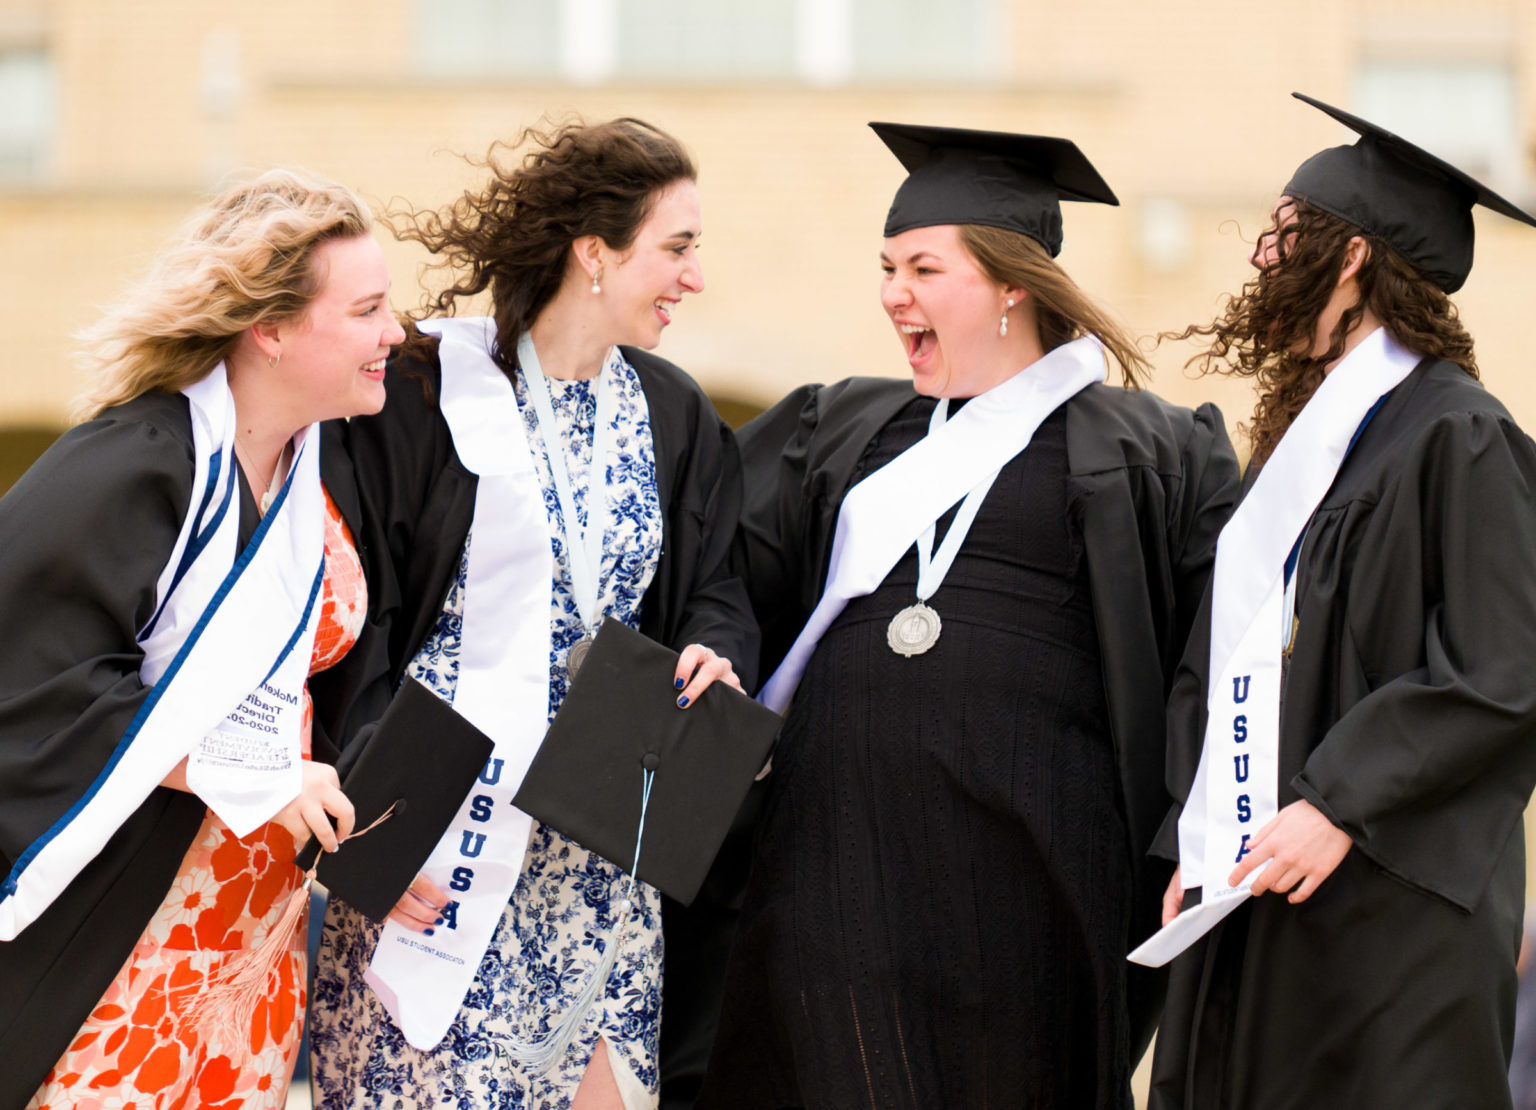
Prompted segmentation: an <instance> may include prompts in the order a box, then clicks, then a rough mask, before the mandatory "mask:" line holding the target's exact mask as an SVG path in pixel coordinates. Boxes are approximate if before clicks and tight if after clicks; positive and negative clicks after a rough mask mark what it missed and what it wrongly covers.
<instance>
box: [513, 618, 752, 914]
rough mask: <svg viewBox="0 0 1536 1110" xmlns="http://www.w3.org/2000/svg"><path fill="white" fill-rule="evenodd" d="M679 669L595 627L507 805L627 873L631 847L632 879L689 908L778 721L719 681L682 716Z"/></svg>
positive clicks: (622, 633) (641, 644) (671, 654)
mask: <svg viewBox="0 0 1536 1110" xmlns="http://www.w3.org/2000/svg"><path fill="white" fill-rule="evenodd" d="M676 671H677V652H675V651H672V650H670V649H668V648H666V647H663V646H662V645H661V644H658V643H656V642H655V641H653V640H650V639H648V638H646V637H645V636H642V635H641V634H640V633H638V632H636V631H634V630H633V629H631V628H629V627H628V626H627V625H625V624H623V623H622V622H620V621H614V620H607V621H604V622H603V624H602V627H601V628H599V629H598V633H597V638H596V639H595V640H594V641H593V643H592V650H591V651H590V652H589V653H588V655H587V658H586V659H585V660H584V661H583V662H582V664H581V670H580V672H578V673H577V675H576V677H575V679H574V680H573V681H572V683H571V689H570V692H569V693H568V694H567V695H566V698H565V702H564V704H562V705H561V706H560V712H559V713H557V714H556V715H555V720H554V723H553V724H551V725H550V726H549V732H548V733H546V734H545V737H544V743H543V744H542V745H541V746H540V747H539V752H538V755H536V756H534V759H533V763H532V765H531V766H529V768H528V773H527V775H525V776H524V777H523V783H522V785H521V786H520V787H519V788H518V791H517V797H516V798H515V799H514V804H516V806H517V807H518V808H519V809H521V810H523V811H524V812H525V813H529V814H531V815H532V816H534V817H535V818H537V819H538V820H540V821H542V822H544V823H545V824H546V825H550V826H551V827H553V828H555V829H556V830H558V831H559V832H561V833H564V834H565V835H566V836H568V837H570V838H571V839H572V840H574V841H576V843H578V844H580V845H581V846H582V847H584V848H586V849H588V850H589V851H592V852H596V853H597V854H598V855H600V856H602V857H603V858H604V859H606V860H608V861H609V862H611V863H615V864H618V865H619V866H620V867H622V868H624V870H625V871H630V870H631V868H632V867H633V866H634V864H635V859H636V855H637V839H638V841H639V843H638V856H639V868H638V872H637V877H638V878H639V879H640V880H641V881H642V882H646V883H649V884H650V885H652V886H654V887H656V888H658V889H659V890H661V891H662V892H663V893H665V894H667V895H669V896H671V897H672V898H675V899H676V900H677V901H679V902H683V903H685V904H686V903H689V902H692V901H693V897H694V895H695V894H697V893H698V890H699V886H700V884H701V883H703V881H704V876H705V874H706V873H707V872H708V871H709V866H710V864H711V863H712V862H714V858H715V854H716V853H717V852H718V851H719V850H720V844H721V842H722V841H724V840H725V835H726V833H727V832H728V831H729V830H730V826H731V820H732V819H733V818H734V817H735V816H736V811H737V810H738V809H740V808H741V803H742V799H743V798H745V797H746V794H747V789H748V787H750V786H751V785H752V779H753V776H755V775H756V774H757V772H758V771H759V770H760V769H761V768H762V766H763V764H764V763H765V762H766V761H767V759H768V755H769V753H770V751H771V749H772V747H773V741H774V738H775V737H776V736H777V735H778V731H779V727H780V726H781V725H782V724H783V721H782V719H781V718H780V717H779V715H778V714H777V713H774V712H773V711H772V710H769V709H765V708H764V707H763V706H761V705H758V704H757V703H756V702H755V701H753V700H752V699H751V698H749V697H747V696H746V695H745V694H743V693H741V692H740V691H738V690H735V689H732V688H731V687H729V686H726V685H724V684H723V683H719V682H717V683H715V684H714V685H712V686H710V687H709V688H708V689H707V690H705V691H704V692H703V693H702V694H700V695H699V698H698V700H697V701H696V702H694V703H693V704H692V705H690V706H689V707H688V708H687V709H679V708H678V707H677V702H676V700H675V699H676V697H677V691H676V690H675V689H673V685H672V680H673V676H674V674H675V673H676ZM647 771H650V772H653V775H652V776H648V775H647V774H646V772H647ZM648 779H649V787H647V780H648ZM642 808H643V812H644V824H643V835H642V834H641V830H642V821H641V814H642Z"/></svg>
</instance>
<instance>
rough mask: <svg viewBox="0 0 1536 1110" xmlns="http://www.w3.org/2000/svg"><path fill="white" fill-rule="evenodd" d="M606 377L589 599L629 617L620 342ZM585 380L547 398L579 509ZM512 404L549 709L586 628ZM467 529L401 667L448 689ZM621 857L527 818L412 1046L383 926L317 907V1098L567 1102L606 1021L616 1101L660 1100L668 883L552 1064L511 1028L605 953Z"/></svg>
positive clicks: (636, 565) (631, 447)
mask: <svg viewBox="0 0 1536 1110" xmlns="http://www.w3.org/2000/svg"><path fill="white" fill-rule="evenodd" d="M605 374H611V375H612V381H613V388H614V389H615V390H616V402H617V403H616V404H615V405H614V418H613V423H612V425H611V427H610V431H609V436H608V446H607V451H606V454H607V458H606V459H605V460H604V461H605V463H606V467H607V480H608V519H607V521H606V522H605V527H604V535H603V557H602V571H601V581H600V587H599V593H598V606H599V610H600V611H601V612H602V613H603V614H604V615H605V616H607V617H608V618H609V619H613V620H622V621H623V622H625V623H626V624H628V625H629V626H630V627H637V626H638V625H639V621H640V601H641V598H642V596H643V595H644V593H645V590H646V587H647V586H648V585H649V584H650V581H651V577H652V575H653V574H654V573H655V571H656V564H657V561H658V560H659V558H660V554H661V541H662V518H661V504H660V500H659V498H658V495H657V490H656V458H655V451H654V447H653V443H652V440H651V429H650V420H649V414H648V409H647V407H646V402H645V394H644V392H643V391H642V389H641V386H640V379H639V377H638V376H637V375H636V373H635V371H634V369H633V368H632V367H630V366H629V364H628V363H626V362H625V361H624V360H623V359H622V358H621V357H620V356H619V355H618V353H617V351H615V352H613V353H612V354H611V355H610V357H609V361H608V363H607V365H606V367H605ZM595 385H596V382H595V381H560V380H556V379H553V378H551V379H549V386H550V393H551V398H550V399H551V402H552V405H553V408H554V413H555V423H556V425H557V426H558V429H559V439H560V442H559V443H558V445H557V449H558V450H561V451H563V452H564V454H565V463H566V467H567V469H568V471H569V473H570V478H571V487H572V493H573V497H574V499H575V503H576V511H577V513H578V515H580V516H581V517H582V521H581V523H582V524H583V526H585V524H586V518H585V512H586V505H587V491H588V488H589V481H588V478H589V469H590V465H591V455H592V438H593V425H594V423H595V421H596V416H597V397H596V389H595ZM515 388H516V392H517V399H518V407H519V409H520V411H521V412H522V415H523V419H524V425H525V431H526V432H527V436H528V442H529V444H530V446H531V448H532V451H533V454H534V458H535V463H536V469H537V472H538V475H539V480H540V482H541V484H542V487H543V490H544V505H545V511H546V513H547V515H548V518H549V521H550V535H551V544H552V547H553V550H554V558H555V563H554V567H555V570H554V583H553V590H552V595H551V597H552V600H551V611H550V629H551V633H552V643H551V650H550V657H549V668H550V688H549V716H550V718H551V719H553V718H554V715H555V711H556V710H558V709H559V708H560V703H561V702H562V701H564V699H565V694H566V688H567V685H568V682H569V676H568V674H567V672H566V656H567V653H568V652H569V651H570V648H571V645H572V644H574V643H575V642H576V641H577V640H578V639H580V638H581V635H582V625H581V619H580V616H579V615H578V613H577V610H576V603H575V600H574V597H573V595H572V592H571V579H570V568H569V564H568V562H567V559H566V553H565V545H564V542H563V540H562V535H563V530H562V528H561V525H560V521H561V510H560V503H559V498H558V497H557V495H556V493H555V487H554V481H553V479H552V477H551V475H550V470H549V459H548V455H547V453H546V445H545V444H544V441H543V438H542V436H541V435H540V433H539V428H538V422H537V418H536V416H535V415H534V411H533V407H532V405H531V404H530V403H529V401H528V396H527V392H526V389H525V386H524V384H523V379H522V376H521V375H518V377H517V379H516V385H515ZM473 543H474V537H473V535H471V536H470V537H469V538H468V539H466V541H465V545H464V555H463V556H461V558H460V560H459V565H458V569H457V571H456V573H455V577H454V581H453V583H452V584H451V586H450V589H449V591H448V596H447V599H446V601H445V602H444V604H443V610H442V615H441V617H440V618H439V620H438V623H437V626H436V628H435V629H434V630H433V632H432V633H431V635H430V636H428V638H427V640H426V642H425V643H424V644H423V645H422V648H421V650H420V651H419V652H418V653H417V655H416V657H415V659H414V660H413V661H412V662H411V664H410V666H409V667H408V668H407V673H409V674H411V675H412V676H414V677H416V678H418V679H420V680H421V681H422V682H424V683H426V684H427V685H428V686H430V687H431V688H432V689H433V690H434V691H436V692H437V694H438V695H439V696H440V697H442V698H444V699H446V700H448V701H452V700H453V693H454V689H455V687H456V684H457V681H458V661H459V641H460V634H461V631H462V620H461V618H462V614H463V607H464V580H465V574H466V571H467V558H468V553H469V551H470V549H471V547H472V546H473ZM627 885H628V879H627V877H626V876H625V875H624V873H623V871H622V870H621V869H620V868H618V867H616V866H614V865H613V864H611V863H609V862H607V861H606V860H604V859H602V858H601V857H600V856H597V855H594V854H593V853H591V852H589V851H587V850H586V849H585V848H582V847H581V846H580V845H578V844H576V843H575V842H573V841H571V840H568V839H567V838H566V837H564V836H562V835H561V834H560V833H558V832H556V831H555V830H554V829H551V828H549V827H548V826H546V825H543V824H540V823H538V822H535V823H534V826H533V831H532V834H531V837H530V842H529V846H528V852H527V855H526V856H525V857H524V859H523V872H522V876H521V878H520V879H519V880H518V884H517V887H516V889H515V890H514V891H513V893H512V897H511V901H510V903H509V904H508V906H507V909H506V912H505V913H504V914H503V915H502V919H501V922H500V924H499V925H498V926H497V929H496V932H495V934H494V936H493V937H492V938H491V942H490V946H489V948H488V949H487V950H486V953H485V956H484V957H483V958H482V960H481V962H480V967H479V969H478V971H477V973H476V976H475V982H474V984H473V985H472V986H471V987H470V989H469V993H468V995H467V996H466V997H465V999H464V1002H463V1005H462V1006H461V1008H460V1010H459V1015H458V1017H457V1018H456V1019H455V1021H454V1023H453V1025H452V1026H451V1027H450V1028H449V1030H448V1033H447V1035H446V1036H445V1037H444V1038H443V1040H442V1042H441V1043H440V1044H439V1045H438V1046H437V1047H436V1048H435V1049H434V1050H433V1051H430V1052H421V1051H418V1050H417V1049H415V1048H413V1047H412V1046H411V1045H410V1044H408V1043H407V1042H406V1040H405V1037H404V1035H403V1034H402V1033H401V1032H400V1029H399V1027H398V1026H396V1025H395V1023H394V1021H393V1020H392V1019H391V1018H390V1017H389V1014H388V1013H387V1012H386V1011H385V1009H384V1006H383V1004H382V1003H380V1002H379V1000H378V998H377V997H375V995H374V994H373V992H372V990H370V989H369V988H368V986H367V985H366V984H365V983H364V981H363V973H364V972H365V971H366V970H367V967H368V963H369V961H370V960H371V959H372V958H373V950H374V946H375V945H376V944H377V943H378V937H379V932H380V926H378V925H375V924H373V923H372V922H370V921H369V920H368V919H367V918H365V917H363V916H362V915H361V914H359V913H357V912H356V911H355V910H353V909H352V908H351V907H350V906H348V905H346V904H345V903H344V902H341V901H340V900H339V899H338V900H333V901H332V903H331V904H330V906H329V907H328V908H327V910H326V917H325V929H324V935H323V938H322V940H321V947H320V958H319V961H318V963H317V965H316V974H315V983H314V1006H313V1011H312V1014H311V1024H310V1040H311V1043H312V1045H313V1068H312V1072H313V1075H314V1089H315V1105H316V1106H324V1107H327V1108H332V1107H381V1108H389V1110H405V1108H409V1107H424V1106H438V1105H447V1106H455V1107H463V1108H469V1107H517V1108H520V1110H521V1108H534V1107H538V1108H549V1110H564V1108H565V1107H567V1106H569V1105H570V1102H571V1099H572V1097H573V1096H574V1095H575V1093H576V1088H577V1086H578V1084H579V1083H580V1082H581V1078H582V1075H583V1074H584V1072H585V1070H586V1066H587V1061H588V1060H589V1059H590V1058H591V1056H592V1053H593V1051H594V1048H595V1047H596V1044H597V1041H598V1039H599V1038H602V1039H603V1040H604V1041H605V1042H606V1044H607V1052H608V1059H609V1062H610V1063H611V1064H612V1066H613V1073H614V1078H615V1080H616V1082H617V1084H618V1087H619V1092H620V1094H621V1095H622V1097H623V1100H624V1105H625V1107H626V1108H627V1110H638V1108H641V1107H650V1106H655V1105H656V1101H657V1085H658V1081H657V1066H656V1060H657V1042H658V1038H659V1036H660V1032H661V961H662V939H661V897H660V895H659V894H658V893H657V892H656V891H655V890H654V889H652V888H651V887H649V886H645V885H643V884H640V885H638V887H637V889H638V891H639V892H640V894H639V896H638V897H637V899H636V901H637V904H638V909H637V913H636V915H635V916H634V917H633V918H632V919H631V922H630V924H629V926H628V927H627V929H626V931H625V935H624V937H623V938H622V941H621V944H620V949H619V955H618V959H617V962H616V964H615V966H614V970H613V973H612V975H611V976H610V977H609V979H608V983H607V987H606V990H604V991H603V992H602V994H601V995H600V996H599V998H598V1000H597V1001H596V1003H594V1005H593V1007H592V1010H591V1012H590V1013H589V1014H588V1015H587V1017H586V1020H585V1022H584V1023H583V1024H582V1026H581V1030H580V1032H579V1033H578V1034H577V1036H576V1037H575V1039H574V1040H573V1041H572V1043H571V1046H570V1048H569V1049H568V1050H567V1051H566V1053H565V1055H564V1056H563V1057H562V1058H561V1059H560V1060H558V1061H557V1062H556V1063H555V1064H554V1065H553V1066H552V1067H551V1068H550V1069H549V1071H548V1072H546V1073H544V1074H535V1073H533V1072H532V1071H531V1070H530V1069H525V1068H523V1067H522V1066H521V1065H520V1064H519V1062H518V1061H517V1060H516V1059H514V1058H513V1057H512V1056H511V1055H510V1053H509V1052H508V1051H507V1044H508V1041H509V1040H512V1039H516V1040H524V1041H528V1040H536V1039H538V1038H540V1037H541V1036H542V1033H543V1030H544V1029H546V1028H547V1027H548V1023H549V1022H550V1021H552V1020H553V1019H555V1018H558V1017H559V1016H560V1015H561V1014H563V1013H564V1011H565V1009H566V1008H567V1007H568V1006H569V1005H570V1002H571V1000H572V999H574V998H575V996H576V995H577V994H579V993H580V991H581V989H582V987H583V986H585V985H586V983H587V981H588V979H589V977H590V976H591V975H592V973H593V972H594V970H595V969H596V967H597V965H598V963H599V961H600V960H601V959H602V951H600V950H599V948H598V942H599V941H604V943H606V940H605V938H606V937H607V936H608V931H609V930H610V929H611V927H612V925H613V921H614V917H615V915H616V914H617V912H618V903H619V901H620V900H621V899H622V898H623V897H624V896H625V895H626V893H627V889H626V888H627Z"/></svg>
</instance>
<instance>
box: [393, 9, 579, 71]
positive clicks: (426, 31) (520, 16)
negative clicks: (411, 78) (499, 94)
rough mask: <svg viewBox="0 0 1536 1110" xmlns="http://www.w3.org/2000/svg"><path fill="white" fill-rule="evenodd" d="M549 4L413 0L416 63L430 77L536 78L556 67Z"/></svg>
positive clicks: (554, 19)
mask: <svg viewBox="0 0 1536 1110" xmlns="http://www.w3.org/2000/svg"><path fill="white" fill-rule="evenodd" d="M559 30H560V5H559V4H558V3H552V2H550V0H417V4H416V39H417V58H418V59H419V61H420V65H421V68H422V70H423V71H424V72H425V73H427V74H428V75H430V76H433V77H445V78H466V79H468V78H481V77H501V78H508V79H514V80H515V79H518V78H526V79H536V78H547V77H553V76H555V75H556V74H557V73H558V72H559V64H560V36H559Z"/></svg>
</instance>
